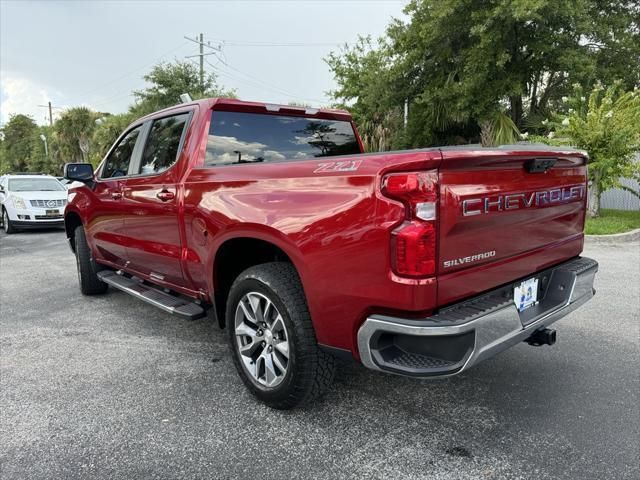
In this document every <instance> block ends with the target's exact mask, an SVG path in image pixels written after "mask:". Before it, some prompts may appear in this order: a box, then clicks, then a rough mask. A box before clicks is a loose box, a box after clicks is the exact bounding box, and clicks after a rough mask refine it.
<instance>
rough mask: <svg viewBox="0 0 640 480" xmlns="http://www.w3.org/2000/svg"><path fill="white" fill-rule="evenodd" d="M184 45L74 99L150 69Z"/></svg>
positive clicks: (184, 43) (183, 44) (77, 95)
mask: <svg viewBox="0 0 640 480" xmlns="http://www.w3.org/2000/svg"><path fill="white" fill-rule="evenodd" d="M185 45H187V42H183V43H181V44H180V45H179V46H178V47H175V48H172V49H171V50H169V51H167V52H165V53H163V54H162V55H160V56H159V57H156V58H155V59H154V60H153V61H152V62H151V63H147V64H145V65H144V66H142V67H139V68H136V69H134V70H130V71H128V72H127V73H125V74H123V75H120V76H119V77H116V78H114V79H113V80H110V81H108V82H106V83H104V84H102V85H100V86H98V87H94V88H90V89H89V90H86V91H84V92H81V93H79V94H76V98H78V97H82V96H86V95H88V94H90V93H93V92H96V91H98V90H102V89H104V88H105V87H107V86H109V85H112V84H114V83H116V82H118V81H120V80H122V79H123V78H127V77H129V76H131V75H133V74H134V73H136V72H139V71H140V70H144V69H146V68H149V67H151V66H154V65H155V64H156V62H158V60H160V59H162V58H164V57H166V56H167V55H169V54H171V53H174V52H176V51H178V50H180V49H181V48H182V47H184V46H185Z"/></svg>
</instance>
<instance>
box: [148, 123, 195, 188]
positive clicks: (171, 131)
mask: <svg viewBox="0 0 640 480" xmlns="http://www.w3.org/2000/svg"><path fill="white" fill-rule="evenodd" d="M188 118H189V114H188V113H183V114H180V115H175V116H173V117H166V118H160V119H158V120H154V122H153V124H152V125H151V130H150V131H149V136H148V138H147V144H146V146H145V148H144V152H143V154H142V161H141V162H140V169H139V171H138V172H137V173H139V174H143V175H148V174H153V173H160V172H163V171H165V170H166V169H168V168H169V167H171V165H173V164H174V163H175V162H176V160H177V159H178V149H179V148H180V140H181V139H182V133H183V131H184V127H185V125H186V124H187V120H188Z"/></svg>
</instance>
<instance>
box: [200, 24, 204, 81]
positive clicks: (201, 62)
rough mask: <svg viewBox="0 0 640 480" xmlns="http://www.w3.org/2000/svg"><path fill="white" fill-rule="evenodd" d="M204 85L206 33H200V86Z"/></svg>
mask: <svg viewBox="0 0 640 480" xmlns="http://www.w3.org/2000/svg"><path fill="white" fill-rule="evenodd" d="M203 85H204V35H202V34H200V88H203Z"/></svg>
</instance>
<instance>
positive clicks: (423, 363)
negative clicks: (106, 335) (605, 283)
mask: <svg viewBox="0 0 640 480" xmlns="http://www.w3.org/2000/svg"><path fill="white" fill-rule="evenodd" d="M597 271H598V262H596V261H595V260H592V259H590V258H586V257H578V258H576V259H573V260H570V261H568V262H565V263H562V264H560V265H557V266H555V267H553V268H550V269H548V270H545V271H543V272H540V273H537V274H535V275H531V277H534V276H535V277H537V278H539V279H540V282H541V283H542V284H543V285H544V288H543V292H542V296H541V298H540V301H539V303H538V304H537V305H535V306H533V307H530V308H528V309H526V310H524V311H523V312H519V311H518V309H517V308H516V306H515V304H514V302H513V286H514V285H515V282H514V284H511V285H507V286H505V287H502V288H498V289H496V290H493V291H491V292H489V293H486V294H483V295H479V296H478V297H474V298H471V299H469V300H465V301H463V302H460V303H457V304H455V305H452V306H450V307H446V308H444V309H442V310H441V311H440V312H439V313H438V314H436V315H433V316H431V317H428V318H425V319H423V320H410V319H403V318H397V317H389V316H385V315H372V316H370V317H368V318H367V319H366V320H365V322H364V323H363V324H362V326H361V327H360V329H359V330H358V349H359V352H360V358H361V359H362V363H363V364H364V365H365V366H366V367H368V368H371V369H373V370H380V371H385V372H389V373H397V374H400V375H408V376H416V377H434V376H448V375H454V374H457V373H460V372H462V371H464V370H467V369H469V368H471V367H472V366H473V365H475V364H476V363H478V362H480V361H482V360H485V359H487V358H489V357H492V356H493V355H496V354H498V353H500V352H502V351H503V350H506V349H507V348H509V347H511V346H513V345H516V344H517V343H519V342H521V341H525V340H527V339H529V338H530V337H531V336H532V335H533V334H534V332H536V331H538V330H540V329H544V328H546V327H547V326H548V325H550V324H552V323H553V322H555V321H557V320H559V319H561V318H562V317H564V316H566V315H568V314H569V313H571V312H572V311H573V310H575V309H576V308H578V307H579V306H580V305H582V304H583V303H585V302H587V301H588V300H590V299H591V298H592V297H593V295H594V293H595V291H594V289H593V281H594V278H595V274H596V272H597Z"/></svg>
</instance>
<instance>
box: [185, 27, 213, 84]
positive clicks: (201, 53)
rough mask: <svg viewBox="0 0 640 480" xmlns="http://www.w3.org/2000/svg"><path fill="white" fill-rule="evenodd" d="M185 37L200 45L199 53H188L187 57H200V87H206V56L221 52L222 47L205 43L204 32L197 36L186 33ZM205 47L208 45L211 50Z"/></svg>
mask: <svg viewBox="0 0 640 480" xmlns="http://www.w3.org/2000/svg"><path fill="white" fill-rule="evenodd" d="M184 38H185V39H187V40H189V41H190V42H193V43H197V44H198V46H199V53H198V55H188V56H187V57H185V58H193V57H200V88H203V89H204V57H205V56H206V55H217V54H219V53H220V52H222V48H221V47H219V46H218V47H212V46H211V45H209V44H208V43H204V34H202V33H201V34H199V35H196V36H195V38H191V37H187V36H186V35H185V37H184ZM204 47H207V48H208V49H210V50H211V51H210V52H207V53H205V51H204Z"/></svg>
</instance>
